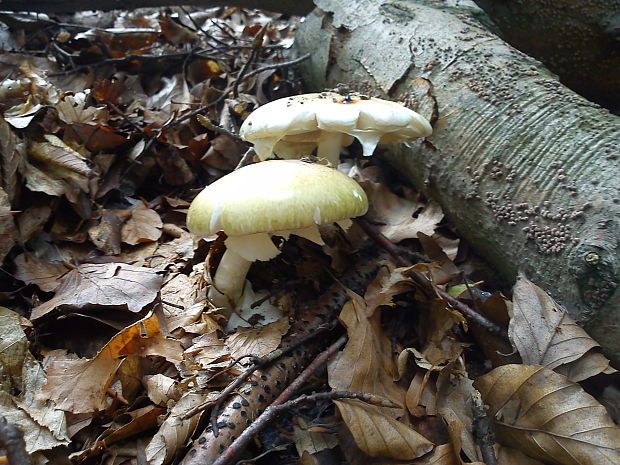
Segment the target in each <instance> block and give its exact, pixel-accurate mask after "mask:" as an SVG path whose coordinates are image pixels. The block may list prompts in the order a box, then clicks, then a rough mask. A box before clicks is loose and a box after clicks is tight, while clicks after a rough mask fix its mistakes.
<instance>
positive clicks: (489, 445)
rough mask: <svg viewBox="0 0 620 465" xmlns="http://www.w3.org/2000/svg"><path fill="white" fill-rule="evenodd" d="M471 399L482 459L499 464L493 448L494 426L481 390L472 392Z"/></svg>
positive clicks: (488, 462)
mask: <svg viewBox="0 0 620 465" xmlns="http://www.w3.org/2000/svg"><path fill="white" fill-rule="evenodd" d="M471 399H472V407H471V408H472V411H473V413H474V432H475V437H476V443H477V444H478V446H479V447H480V452H482V460H483V461H484V463H485V464H486V465H497V457H496V456H495V450H494V449H493V444H495V437H494V435H493V428H492V427H491V420H490V419H489V416H488V415H487V409H486V406H485V405H484V402H483V401H482V396H481V395H480V392H479V391H478V390H475V391H474V392H472V394H471Z"/></svg>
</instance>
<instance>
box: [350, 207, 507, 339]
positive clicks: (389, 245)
mask: <svg viewBox="0 0 620 465" xmlns="http://www.w3.org/2000/svg"><path fill="white" fill-rule="evenodd" d="M355 221H356V222H357V224H358V225H359V226H360V227H361V228H362V229H363V230H364V232H365V233H366V234H368V236H370V238H371V239H373V240H374V241H375V242H377V244H379V245H380V246H381V247H383V248H384V249H385V250H386V251H387V252H388V253H389V254H390V255H391V256H392V258H394V260H395V261H396V264H397V265H398V266H402V267H406V266H410V265H411V263H407V261H406V260H405V259H403V258H402V257H401V255H400V254H399V253H398V250H397V248H396V246H395V245H394V243H393V242H392V241H390V240H389V239H388V238H387V237H385V236H384V235H383V234H381V233H380V232H379V231H378V230H377V228H376V227H375V226H373V225H372V224H370V223H369V222H368V221H366V220H364V219H363V218H356V219H355ZM408 274H409V276H410V277H411V278H412V279H413V280H414V281H415V282H416V283H418V284H420V285H421V286H428V285H431V286H432V285H433V283H432V282H431V281H430V280H429V279H428V278H427V277H426V276H424V275H423V274H422V273H419V272H417V271H413V270H409V271H408ZM433 288H434V290H435V292H437V294H439V296H440V297H441V298H442V299H443V300H445V301H446V302H448V303H449V304H450V305H451V306H452V307H454V308H455V309H456V310H458V311H459V312H461V313H462V314H463V315H464V316H465V318H467V319H468V320H470V321H472V322H474V323H475V324H477V325H478V326H480V327H482V328H484V329H486V330H487V331H488V332H489V333H491V334H495V335H497V336H500V337H502V338H503V339H505V340H508V333H507V332H506V330H505V329H504V328H501V327H499V326H498V325H496V324H495V323H493V322H492V321H491V320H489V319H488V318H487V317H485V316H484V315H481V314H480V313H478V312H476V311H475V310H474V309H472V308H471V307H470V306H469V305H467V304H464V303H463V302H461V301H460V300H458V299H455V298H454V297H452V296H451V295H450V294H448V293H447V292H446V291H444V290H443V289H439V288H438V287H436V286H433Z"/></svg>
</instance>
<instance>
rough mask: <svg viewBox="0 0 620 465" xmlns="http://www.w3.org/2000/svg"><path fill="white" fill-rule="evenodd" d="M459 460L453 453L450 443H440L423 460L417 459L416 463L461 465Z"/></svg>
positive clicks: (423, 464) (421, 464)
mask: <svg viewBox="0 0 620 465" xmlns="http://www.w3.org/2000/svg"><path fill="white" fill-rule="evenodd" d="M461 463H462V462H461V461H460V460H459V459H458V458H457V457H456V455H454V449H452V446H451V445H450V444H442V445H440V446H437V447H435V449H434V450H433V453H432V454H431V455H430V456H429V457H425V458H424V459H423V460H420V461H417V462H416V465H461Z"/></svg>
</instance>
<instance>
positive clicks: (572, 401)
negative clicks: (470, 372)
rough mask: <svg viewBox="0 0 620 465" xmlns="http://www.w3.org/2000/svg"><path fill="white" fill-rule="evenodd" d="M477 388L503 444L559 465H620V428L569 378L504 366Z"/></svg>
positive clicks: (482, 379) (538, 368) (483, 378)
mask: <svg viewBox="0 0 620 465" xmlns="http://www.w3.org/2000/svg"><path fill="white" fill-rule="evenodd" d="M474 385H475V387H476V388H477V389H478V390H479V391H480V393H481V394H482V398H483V399H484V402H485V403H486V404H488V405H489V407H490V415H491V416H492V417H494V419H495V433H496V437H497V440H498V441H499V442H500V443H501V444H505V445H507V446H510V447H514V448H516V449H519V450H521V451H522V452H525V453H526V454H527V455H529V456H531V457H534V458H537V459H540V460H542V461H543V462H546V463H551V464H557V465H612V464H617V463H620V428H618V426H616V425H615V424H614V422H613V421H612V420H611V418H610V417H609V415H608V414H607V411H606V410H605V408H604V407H603V406H602V405H601V404H599V403H598V402H597V401H596V399H594V397H592V396H591V395H589V394H587V393H586V392H585V391H584V390H583V389H582V388H581V386H579V385H578V384H576V383H573V382H572V381H570V380H569V379H567V378H566V377H565V376H562V375H560V374H558V373H555V372H554V371H552V370H550V369H549V368H545V367H541V366H533V365H504V366H501V367H498V368H495V369H494V370H493V371H491V372H489V373H487V374H486V375H484V376H481V377H480V378H478V379H477V380H476V382H475V383H474Z"/></svg>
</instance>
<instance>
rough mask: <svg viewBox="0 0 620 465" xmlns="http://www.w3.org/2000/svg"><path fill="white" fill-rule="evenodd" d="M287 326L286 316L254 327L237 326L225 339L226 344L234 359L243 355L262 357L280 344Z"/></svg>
mask: <svg viewBox="0 0 620 465" xmlns="http://www.w3.org/2000/svg"><path fill="white" fill-rule="evenodd" d="M289 327H290V325H289V322H288V318H286V317H284V318H280V319H279V320H277V321H274V322H273V323H270V324H268V325H265V326H258V327H256V328H243V327H239V328H237V331H235V333H234V334H232V335H230V336H229V337H228V339H226V345H227V346H228V349H229V350H230V354H231V356H232V357H233V358H235V359H238V358H240V357H243V356H245V355H254V356H257V357H263V356H265V355H267V354H268V353H270V352H273V351H274V350H276V349H277V348H278V347H279V346H280V342H281V341H282V336H284V335H285V334H286V333H287V331H288V329H289Z"/></svg>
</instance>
